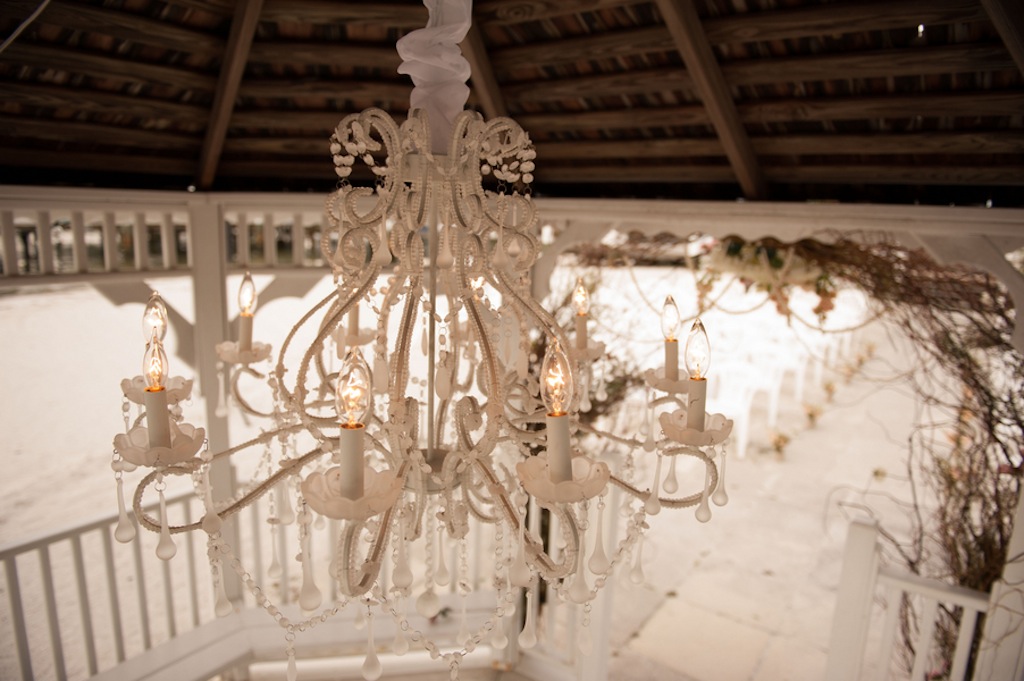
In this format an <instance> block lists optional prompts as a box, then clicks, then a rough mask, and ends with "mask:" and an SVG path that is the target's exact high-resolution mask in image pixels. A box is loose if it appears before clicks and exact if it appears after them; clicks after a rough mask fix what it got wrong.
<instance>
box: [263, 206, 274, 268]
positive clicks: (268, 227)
mask: <svg viewBox="0 0 1024 681" xmlns="http://www.w3.org/2000/svg"><path fill="white" fill-rule="evenodd" d="M263 264H264V265H266V266H267V267H276V266H277V227H276V226H275V225H274V214H273V213H264V214H263Z"/></svg>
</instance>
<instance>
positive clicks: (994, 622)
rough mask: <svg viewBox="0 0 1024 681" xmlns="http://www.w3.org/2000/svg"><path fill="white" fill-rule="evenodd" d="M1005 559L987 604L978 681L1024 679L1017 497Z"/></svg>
mask: <svg viewBox="0 0 1024 681" xmlns="http://www.w3.org/2000/svg"><path fill="white" fill-rule="evenodd" d="M1006 556H1007V558H1006V565H1004V566H1003V576H1002V578H1001V579H1000V580H999V581H998V582H996V583H995V585H994V586H993V587H992V595H991V596H990V597H989V601H988V616H987V617H986V618H985V627H984V630H983V634H982V638H981V645H980V647H979V648H978V665H977V668H976V669H975V672H974V678H975V679H976V680H977V681H990V680H991V681H996V680H997V679H999V680H1002V679H1016V680H1017V681H1021V679H1024V587H1022V586H1021V584H1024V502H1022V500H1021V498H1020V497H1018V499H1017V511H1016V512H1015V513H1014V516H1013V534H1012V535H1011V536H1010V546H1009V547H1008V548H1007V551H1006Z"/></svg>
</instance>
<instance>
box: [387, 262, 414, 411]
mask: <svg viewBox="0 0 1024 681" xmlns="http://www.w3.org/2000/svg"><path fill="white" fill-rule="evenodd" d="M408 286H409V290H410V294H409V295H408V296H407V297H406V299H405V306H404V307H403V309H402V323H401V326H400V327H399V330H398V340H397V342H396V344H395V349H394V351H393V352H392V353H391V359H392V363H391V381H390V384H391V385H390V386H389V389H390V393H391V394H390V404H391V408H392V409H394V408H396V407H397V406H398V405H403V407H404V406H406V405H405V399H404V395H405V390H406V388H407V387H408V381H409V354H410V352H411V347H410V345H411V342H412V327H413V325H414V323H415V318H416V311H417V309H418V308H419V298H418V296H414V295H412V293H411V292H412V291H413V290H416V289H418V288H419V277H410V278H409V283H408ZM396 360H397V361H396ZM418 420H419V419H417V421H418Z"/></svg>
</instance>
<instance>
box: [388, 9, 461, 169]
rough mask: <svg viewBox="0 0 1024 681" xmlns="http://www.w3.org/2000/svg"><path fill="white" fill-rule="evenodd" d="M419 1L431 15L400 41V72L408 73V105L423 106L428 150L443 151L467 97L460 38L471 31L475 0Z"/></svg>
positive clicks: (417, 107)
mask: <svg viewBox="0 0 1024 681" xmlns="http://www.w3.org/2000/svg"><path fill="white" fill-rule="evenodd" d="M423 4H424V5H426V7H427V10H428V11H429V12H430V18H429V19H428V20H427V25H426V27H425V28H420V29H417V30H415V31H412V32H411V33H408V34H406V35H405V36H403V37H402V38H401V39H400V40H399V41H398V45H397V47H398V55H399V56H400V57H401V58H402V64H401V65H400V66H399V67H398V72H399V73H402V74H406V75H408V76H411V77H412V82H413V85H414V86H415V87H413V90H412V96H411V97H410V98H409V104H410V106H411V107H412V108H413V109H423V110H425V111H426V112H427V119H428V120H429V121H430V140H431V142H430V146H431V152H432V153H435V154H445V153H447V151H448V143H449V142H450V141H451V136H452V128H453V127H454V123H455V117H456V116H458V115H459V113H460V112H461V111H462V110H463V109H464V108H465V107H466V102H467V101H468V100H469V87H468V86H467V85H466V81H467V80H469V73H470V68H469V62H468V61H466V59H465V58H464V57H463V56H462V50H461V49H460V48H459V43H460V42H462V39H463V38H465V37H466V33H467V32H469V26H470V23H471V21H472V16H473V0H423Z"/></svg>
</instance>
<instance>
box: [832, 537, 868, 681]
mask: <svg viewBox="0 0 1024 681" xmlns="http://www.w3.org/2000/svg"><path fill="white" fill-rule="evenodd" d="M877 544H878V525H877V524H876V523H875V521H874V520H865V519H862V518H857V519H854V520H853V522H851V523H850V529H849V533H848V534H847V535H846V548H845V549H844V550H843V571H842V574H841V575H840V578H839V591H838V592H837V593H836V609H835V614H834V615H833V616H832V635H831V638H830V639H829V646H828V663H827V665H826V667H825V679H826V681H856V680H857V679H859V678H860V668H861V664H862V662H863V659H864V646H865V644H866V643H867V633H868V622H869V619H870V614H871V603H872V597H873V595H874V591H875V576H876V575H877V572H878V551H877Z"/></svg>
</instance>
